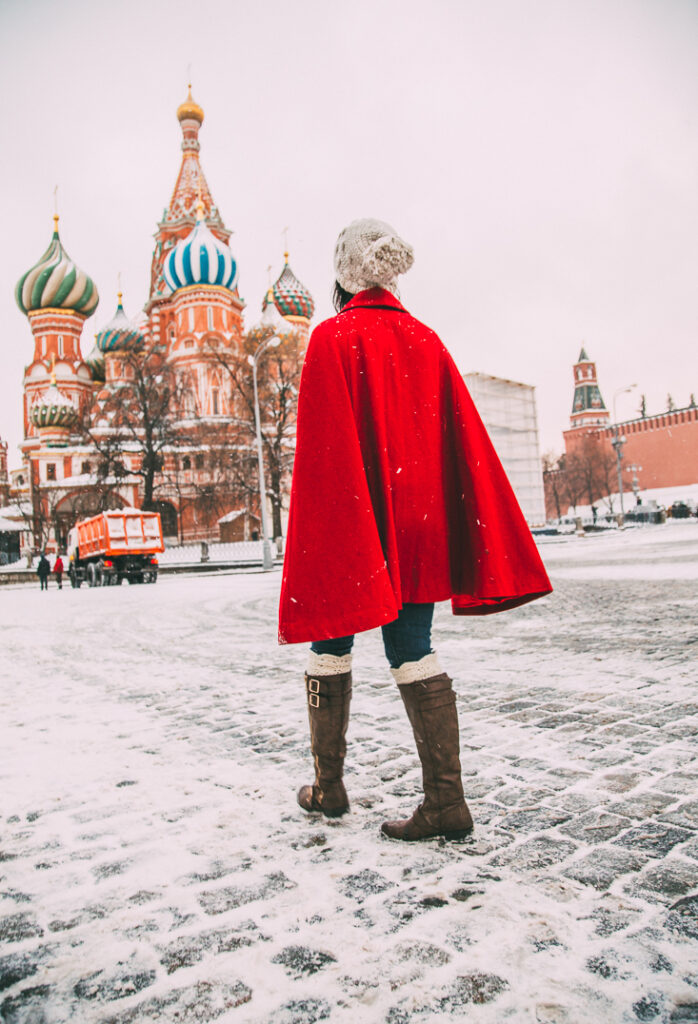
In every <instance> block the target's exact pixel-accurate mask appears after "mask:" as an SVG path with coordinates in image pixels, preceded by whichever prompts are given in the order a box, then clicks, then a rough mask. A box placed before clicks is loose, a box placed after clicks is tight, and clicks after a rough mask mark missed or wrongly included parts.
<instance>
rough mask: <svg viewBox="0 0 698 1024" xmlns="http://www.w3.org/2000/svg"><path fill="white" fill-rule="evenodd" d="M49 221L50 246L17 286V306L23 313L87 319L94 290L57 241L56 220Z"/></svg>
mask: <svg viewBox="0 0 698 1024" xmlns="http://www.w3.org/2000/svg"><path fill="white" fill-rule="evenodd" d="M53 220H54V229H53V238H52V239H51V244H50V245H49V247H48V249H47V250H46V252H45V253H44V255H43V256H42V257H41V259H40V260H39V262H38V263H36V264H35V265H34V266H33V267H31V269H30V270H28V271H27V272H26V274H23V275H22V277H20V279H19V281H18V282H17V287H16V288H15V298H16V300H17V305H18V306H19V308H20V309H21V310H22V312H23V313H31V312H33V311H34V310H38V309H69V310H73V311H75V312H76V313H81V314H82V315H83V316H86V317H87V316H90V315H91V314H92V313H94V311H95V309H96V308H97V303H98V302H99V294H98V292H97V286H96V285H95V283H94V281H93V280H92V279H91V278H90V277H88V276H87V274H86V273H85V271H84V270H80V269H79V267H76V266H75V264H74V263H73V261H72V260H71V258H70V256H68V254H67V252H66V251H65V249H64V248H63V246H62V245H61V240H60V238H59V237H58V217H57V216H56V217H54V218H53Z"/></svg>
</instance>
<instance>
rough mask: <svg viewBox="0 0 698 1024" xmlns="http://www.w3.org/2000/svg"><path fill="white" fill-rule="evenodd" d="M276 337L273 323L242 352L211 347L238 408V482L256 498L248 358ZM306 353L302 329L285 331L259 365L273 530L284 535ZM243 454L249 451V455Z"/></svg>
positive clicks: (247, 339) (245, 343)
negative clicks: (299, 393)
mask: <svg viewBox="0 0 698 1024" xmlns="http://www.w3.org/2000/svg"><path fill="white" fill-rule="evenodd" d="M272 336H273V329H272V328H271V327H266V328H256V329H254V330H252V331H250V332H249V333H248V334H247V335H246V336H245V337H244V338H243V342H242V346H241V349H240V351H238V352H236V353H232V352H230V351H223V350H220V349H214V350H212V357H213V358H214V359H215V360H216V361H217V362H218V364H219V365H220V366H222V367H223V368H224V370H225V372H226V374H227V378H228V382H229V385H230V392H231V404H232V405H233V408H234V409H235V410H236V416H235V427H234V432H235V439H234V445H235V446H236V447H237V448H238V449H239V450H240V452H241V456H242V457H241V458H240V459H239V460H238V463H237V473H238V483H239V485H240V487H241V488H242V489H244V490H246V491H247V493H249V494H250V495H251V496H252V495H254V500H255V502H256V499H257V495H258V486H259V482H258V480H257V466H256V461H255V458H254V454H253V453H254V444H255V414H254V390H253V383H252V370H251V367H250V365H249V361H248V357H251V356H252V355H253V354H254V353H255V352H256V350H257V348H258V347H259V345H260V344H261V343H262V342H263V341H265V340H266V339H267V338H269V337H272ZM304 355H305V348H304V341H303V337H302V335H301V334H300V333H299V332H290V333H289V334H287V335H285V336H284V337H283V339H282V340H281V342H280V344H279V345H278V346H276V347H275V348H269V349H268V350H267V351H266V353H265V354H264V356H263V358H262V359H261V360H260V362H259V365H258V374H257V384H258V394H259V411H260V421H261V433H262V447H263V451H264V463H265V472H266V480H265V484H266V490H267V494H268V497H269V501H270V503H271V507H272V532H273V535H274V536H275V537H280V536H281V522H282V514H283V510H284V508H285V507H286V500H287V494H288V483H289V480H290V474H291V470H292V468H293V455H294V450H295V445H294V441H295V429H296V415H297V403H298V386H299V383H300V375H301V370H302V366H303V357H304ZM244 453H248V454H247V457H245V454H244Z"/></svg>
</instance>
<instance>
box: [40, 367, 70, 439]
mask: <svg viewBox="0 0 698 1024" xmlns="http://www.w3.org/2000/svg"><path fill="white" fill-rule="evenodd" d="M29 416H30V418H31V421H32V423H33V424H34V426H35V427H36V428H37V429H38V430H42V429H48V428H53V429H55V428H56V427H64V428H65V429H66V430H70V428H71V427H74V426H75V424H76V423H77V420H78V410H77V409H76V407H75V405H74V404H73V403H72V402H71V400H70V399H69V398H68V397H67V396H66V395H64V394H63V393H62V392H61V391H59V390H58V388H57V386H56V377H55V374H54V376H53V377H52V378H51V384H50V386H49V387H48V388H47V390H46V391H44V393H43V394H42V395H40V396H39V398H38V399H37V400H36V402H34V404H33V406H32V407H31V412H30V413H29Z"/></svg>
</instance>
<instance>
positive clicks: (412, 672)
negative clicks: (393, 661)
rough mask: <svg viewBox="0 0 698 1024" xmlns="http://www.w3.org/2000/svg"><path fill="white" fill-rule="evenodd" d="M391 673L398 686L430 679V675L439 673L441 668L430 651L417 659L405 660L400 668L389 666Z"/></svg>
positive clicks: (441, 670) (436, 658)
mask: <svg viewBox="0 0 698 1024" xmlns="http://www.w3.org/2000/svg"><path fill="white" fill-rule="evenodd" d="M390 672H391V675H392V677H393V679H394V680H395V682H396V683H397V684H398V686H405V685H406V684H407V683H418V682H419V681H420V680H421V679H431V678H432V676H438V675H441V673H442V672H443V669H442V668H441V666H440V665H439V659H438V657H437V656H436V654H435V653H434V652H433V651H432V653H431V654H425V655H424V657H423V658H420V659H419V661H406V662H405V663H404V664H403V665H400V668H391V670H390Z"/></svg>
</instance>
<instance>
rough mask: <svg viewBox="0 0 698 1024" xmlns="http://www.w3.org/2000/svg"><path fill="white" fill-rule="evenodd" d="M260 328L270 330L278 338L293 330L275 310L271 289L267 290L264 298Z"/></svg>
mask: <svg viewBox="0 0 698 1024" xmlns="http://www.w3.org/2000/svg"><path fill="white" fill-rule="evenodd" d="M260 326H261V327H263V328H271V330H272V331H273V332H274V334H276V335H277V336H279V337H280V336H283V335H284V334H289V333H290V332H291V331H292V330H293V327H292V325H291V324H290V323H289V322H288V320H286V318H285V317H283V316H282V315H281V313H279V311H278V309H277V308H276V303H275V302H274V291H273V289H272V288H269V289H267V294H266V295H265V296H264V302H263V303H262V320H261V324H260Z"/></svg>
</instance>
